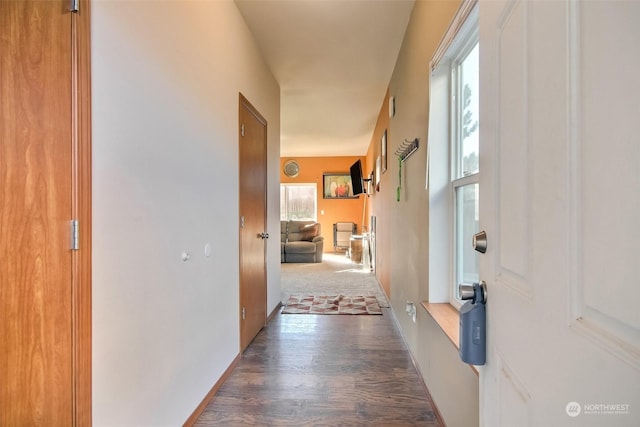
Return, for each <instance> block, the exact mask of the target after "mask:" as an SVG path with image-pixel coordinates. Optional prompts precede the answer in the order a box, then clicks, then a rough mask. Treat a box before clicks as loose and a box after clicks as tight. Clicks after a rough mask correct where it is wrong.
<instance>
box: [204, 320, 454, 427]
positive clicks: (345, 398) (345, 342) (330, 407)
mask: <svg viewBox="0 0 640 427" xmlns="http://www.w3.org/2000/svg"><path fill="white" fill-rule="evenodd" d="M383 311H384V314H383V315H382V316H374V315H351V316H348V315H311V314H278V315H277V316H275V317H274V318H273V319H272V320H271V322H270V323H269V324H268V325H267V326H266V327H265V328H264V329H263V330H262V331H261V332H260V333H259V334H258V336H257V337H256V338H255V340H254V341H253V342H252V343H251V344H250V345H249V347H248V348H247V350H246V351H245V353H244V354H243V356H242V359H241V360H240V362H239V364H238V366H237V367H236V369H235V370H234V371H233V373H232V374H231V376H230V377H229V378H228V379H227V381H226V382H225V383H224V384H223V385H222V387H221V388H220V390H219V391H218V393H217V394H216V396H215V397H214V398H213V400H212V401H211V403H210V404H209V405H208V406H207V408H206V409H205V411H204V412H203V413H202V415H201V416H200V418H199V419H198V421H197V422H196V424H195V425H196V426H441V425H442V424H440V422H439V420H438V419H437V417H436V415H435V411H434V410H433V407H432V403H431V400H430V398H429V396H428V395H427V392H426V390H425V388H424V386H423V384H422V382H421V381H420V379H419V377H418V374H417V372H416V369H415V367H414V365H413V363H412V361H411V357H410V355H409V352H408V351H407V349H406V346H405V344H404V341H403V340H402V337H401V336H400V333H399V331H398V329H397V327H396V325H395V323H394V321H393V318H392V314H391V312H390V311H389V309H383Z"/></svg>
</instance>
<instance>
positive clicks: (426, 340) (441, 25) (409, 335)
mask: <svg viewBox="0 0 640 427" xmlns="http://www.w3.org/2000/svg"><path fill="white" fill-rule="evenodd" d="M459 5H460V1H459V0H433V1H431V0H417V1H416V3H415V6H414V9H413V12H412V15H411V20H410V22H409V26H408V28H407V32H406V34H405V38H404V41H403V45H402V48H401V51H400V54H399V56H398V61H397V63H396V67H395V70H394V73H393V77H392V80H391V83H390V86H389V94H390V96H395V102H396V115H395V117H393V118H392V119H391V120H390V124H389V138H388V144H389V146H388V152H389V153H391V154H390V155H391V157H390V159H389V170H387V172H386V173H385V174H384V175H383V176H382V182H381V186H380V187H381V192H380V193H379V195H376V197H375V198H374V208H373V209H374V214H377V212H378V211H383V212H384V213H385V215H380V216H379V217H378V231H379V233H378V234H379V235H385V236H389V237H388V238H389V240H390V242H389V246H390V251H389V254H388V256H389V257H390V260H388V261H387V262H388V264H389V265H390V266H391V268H390V280H389V283H390V290H391V304H392V306H393V309H394V310H395V312H396V313H399V314H398V316H397V317H398V321H399V323H400V328H401V330H402V333H403V335H404V337H405V339H406V341H407V344H408V345H409V348H410V349H411V352H412V353H413V355H414V357H415V359H416V361H417V363H418V368H419V370H420V372H421V373H422V375H423V377H424V379H425V380H426V383H427V386H428V387H429V390H430V392H431V394H432V397H433V398H434V401H435V403H436V405H437V406H438V408H439V410H440V412H441V413H442V415H443V417H444V420H445V422H446V424H447V426H449V427H456V426H461V427H462V426H464V427H468V426H473V425H477V424H478V378H477V376H476V375H475V374H474V373H473V372H472V371H471V369H470V368H469V367H468V366H466V365H465V364H464V363H462V362H461V361H460V359H459V356H458V353H457V350H456V348H455V347H454V346H453V344H451V342H450V341H449V340H448V339H447V338H446V336H445V335H444V334H443V332H442V330H441V329H439V327H438V326H437V325H436V324H435V322H434V321H433V319H432V318H431V317H430V316H429V315H428V314H427V312H426V311H425V310H424V309H423V308H422V307H418V318H417V321H416V323H414V322H413V321H412V319H411V317H409V316H407V315H405V305H406V302H407V301H408V300H411V301H414V302H415V303H416V305H418V303H419V302H420V301H424V300H428V298H429V287H430V286H438V285H442V284H437V283H429V282H428V277H429V269H428V266H429V256H430V255H429V247H428V246H429V245H428V240H429V239H428V237H429V214H428V209H429V197H428V196H429V195H428V192H427V190H426V189H425V186H426V163H427V131H428V117H429V116H428V113H429V111H428V108H429V72H430V71H429V61H430V60H431V57H432V55H433V52H434V51H435V49H436V47H437V46H438V44H439V42H440V39H441V38H442V36H443V34H444V32H445V31H446V29H447V27H448V25H449V22H450V21H451V19H452V18H453V16H454V15H455V13H456V11H457V9H458V7H459ZM414 138H419V140H420V148H419V150H418V151H417V152H415V153H414V154H413V155H412V156H411V157H410V158H409V159H407V160H406V162H405V163H404V164H403V169H402V190H401V198H400V201H399V202H397V201H396V200H395V196H396V195H395V191H396V187H397V186H398V161H397V157H396V156H394V155H393V153H394V152H395V151H396V149H397V148H398V147H399V146H400V144H401V143H402V142H403V141H404V140H405V139H407V140H413V139H414ZM380 246H386V245H385V243H384V242H381V243H380ZM380 246H379V247H380ZM385 256H387V254H385ZM445 285H446V284H445Z"/></svg>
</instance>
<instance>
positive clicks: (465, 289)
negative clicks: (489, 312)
mask: <svg viewBox="0 0 640 427" xmlns="http://www.w3.org/2000/svg"><path fill="white" fill-rule="evenodd" d="M458 292H459V293H460V299H461V300H473V302H474V303H476V302H481V303H483V304H486V303H487V284H486V283H485V282H484V280H481V281H480V283H473V284H468V283H460V284H459V285H458Z"/></svg>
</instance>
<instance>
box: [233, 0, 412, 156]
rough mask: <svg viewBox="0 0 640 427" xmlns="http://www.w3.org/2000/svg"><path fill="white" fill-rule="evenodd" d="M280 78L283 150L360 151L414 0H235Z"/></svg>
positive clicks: (348, 153)
mask: <svg viewBox="0 0 640 427" xmlns="http://www.w3.org/2000/svg"><path fill="white" fill-rule="evenodd" d="M235 2H236V4H237V5H238V8H239V9H240V12H241V13H242V15H243V16H244V19H245V21H246V22H247V24H248V26H249V28H250V29H251V31H252V33H253V35H254V37H255V38H256V41H257V43H258V45H259V46H260V49H261V51H262V53H263V55H264V57H265V60H266V62H267V64H268V65H269V67H270V68H271V71H272V72H273V74H274V75H275V78H276V79H277V80H278V83H280V95H281V107H280V108H281V111H280V114H281V118H280V120H281V121H280V132H281V145H280V154H281V156H283V157H293V156H361V155H365V154H366V152H367V148H368V146H369V142H370V140H371V136H372V133H373V130H374V127H375V123H376V120H377V118H378V113H379V112H380V108H381V106H382V101H383V100H384V96H385V93H386V90H387V86H388V84H389V80H390V79H391V74H392V73H393V67H394V65H395V62H396V59H397V57H398V52H399V50H400V46H401V44H402V39H403V37H404V33H405V30H406V28H407V24H408V22H409V17H410V15H411V10H412V9H413V3H414V0H235Z"/></svg>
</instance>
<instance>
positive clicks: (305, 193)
mask: <svg viewBox="0 0 640 427" xmlns="http://www.w3.org/2000/svg"><path fill="white" fill-rule="evenodd" d="M317 197H318V194H317V186H316V184H280V220H281V221H289V220H296V221H316V219H317V215H316V203H317V200H318V198H317Z"/></svg>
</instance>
